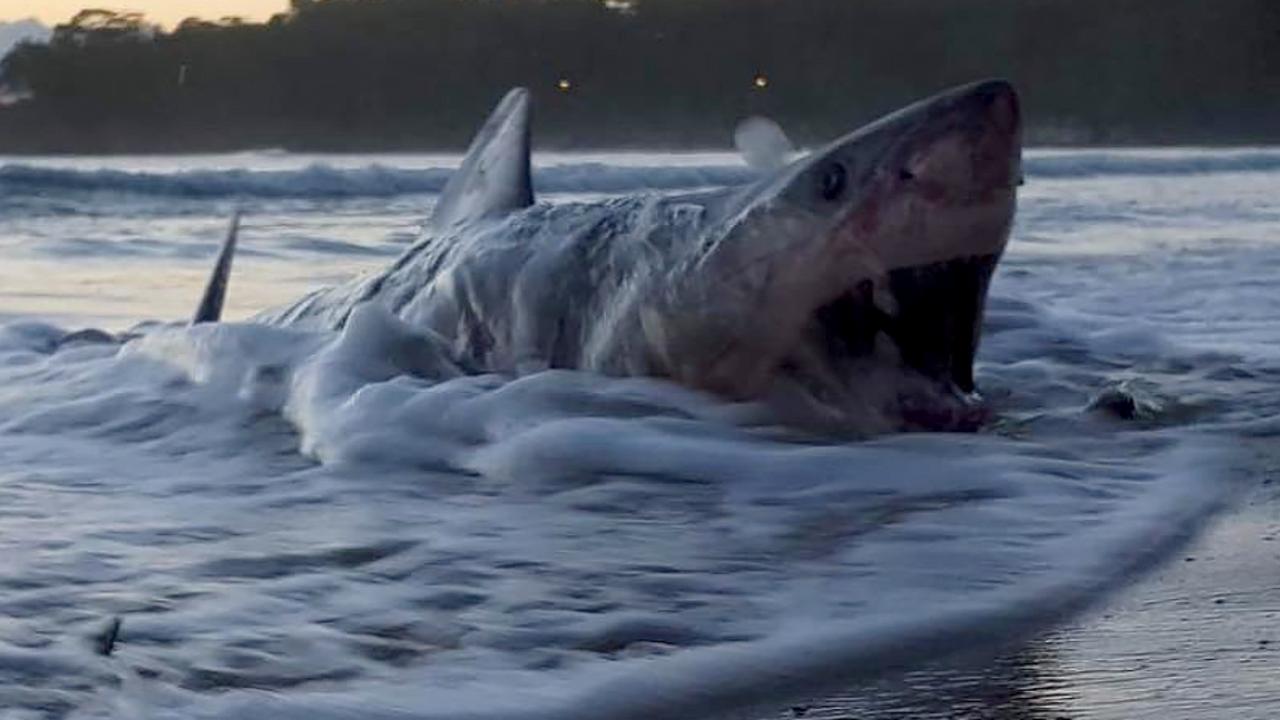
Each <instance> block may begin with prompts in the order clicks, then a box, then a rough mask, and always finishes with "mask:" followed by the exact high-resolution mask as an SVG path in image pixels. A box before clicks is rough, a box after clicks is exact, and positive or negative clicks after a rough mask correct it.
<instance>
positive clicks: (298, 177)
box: [0, 149, 1280, 199]
mask: <svg viewBox="0 0 1280 720" xmlns="http://www.w3.org/2000/svg"><path fill="white" fill-rule="evenodd" d="M273 157H275V156H273ZM708 158H709V159H714V161H713V162H708V163H705V164H698V165H676V166H670V165H668V166H656V165H631V164H626V163H619V164H615V163H612V162H608V161H601V162H566V163H563V164H555V165H548V166H544V167H539V168H537V169H536V170H535V173H534V184H535V186H536V187H537V189H538V190H539V191H540V192H543V193H575V194H590V193H620V192H634V191H641V190H658V191H661V190H684V189H693V188H702V187H713V186H725V185H740V184H744V183H747V182H750V181H751V180H752V179H753V178H755V177H756V174H755V172H754V171H753V170H751V169H749V168H747V167H744V166H742V165H741V163H740V162H739V161H738V160H737V158H735V157H733V156H730V155H723V156H708ZM1276 170H1280V150H1270V149H1256V150H1240V151H1231V152H1209V151H1201V150H1176V151H1169V150H1131V151H1103V150H1099V151H1084V152H1064V151H1054V150H1048V151H1040V152H1032V153H1030V154H1029V156H1028V157H1027V160H1026V173H1027V175H1028V176H1029V177H1031V178H1043V179H1075V178H1081V179H1084V178H1095V177H1101V176H1141V175H1153V176H1166V175H1194V174H1211V173H1241V172H1244V173H1253V172H1273V171H1276ZM452 172H453V167H452V166H451V165H448V164H446V163H441V164H440V165H439V166H435V167H422V168H408V167H399V166H395V165H391V164H379V163H375V164H370V165H365V166H361V167H341V166H339V165H335V164H330V163H324V162H318V163H315V164H311V165H309V166H306V167H302V168H292V169H253V168H236V169H226V168H221V169H197V170H176V171H169V172H155V171H139V170H121V169H110V168H94V169H79V168H66V167H50V166H45V165H42V164H40V163H39V162H30V163H27V162H20V163H11V164H7V165H3V166H0V189H3V191H4V193H6V194H9V195H30V194H49V193H62V192H118V193H132V194H139V195H155V196H164V197H181V198H197V199H198V198H229V197H260V198H354V197H371V198H377V197H395V196H399V195H413V194H431V193H437V192H439V191H440V190H441V189H442V188H443V187H444V184H445V182H447V181H448V179H449V175H450V173H452Z"/></svg>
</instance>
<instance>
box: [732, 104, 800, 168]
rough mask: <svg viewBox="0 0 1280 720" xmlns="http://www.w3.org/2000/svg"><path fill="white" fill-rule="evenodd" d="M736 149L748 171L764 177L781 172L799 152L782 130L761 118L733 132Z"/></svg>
mask: <svg viewBox="0 0 1280 720" xmlns="http://www.w3.org/2000/svg"><path fill="white" fill-rule="evenodd" d="M733 146H734V148H736V149H737V150H738V154H739V155H741V156H742V161H743V162H745V163H746V164H747V166H748V167H750V168H751V169H752V170H757V171H759V172H761V173H771V172H776V171H778V170H781V169H782V168H783V167H785V166H786V165H787V163H789V162H791V157H792V156H793V155H794V154H795V152H796V147H795V145H792V144H791V140H790V139H789V138H788V137H787V134H786V133H785V132H783V130H782V127H781V126H780V125H778V123H776V122H774V121H772V120H770V119H769V118H767V117H761V116H760V115H753V116H751V117H749V118H747V119H746V120H743V121H742V122H740V123H738V127H737V128H736V129H735V130H734V131H733Z"/></svg>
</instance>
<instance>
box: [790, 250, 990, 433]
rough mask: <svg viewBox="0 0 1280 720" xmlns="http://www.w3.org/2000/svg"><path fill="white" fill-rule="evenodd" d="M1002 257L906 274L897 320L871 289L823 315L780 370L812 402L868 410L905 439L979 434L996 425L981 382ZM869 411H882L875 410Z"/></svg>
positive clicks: (863, 286) (854, 292) (898, 286)
mask: <svg viewBox="0 0 1280 720" xmlns="http://www.w3.org/2000/svg"><path fill="white" fill-rule="evenodd" d="M999 259H1000V256H999V255H998V254H991V255H982V256H976V257H966V258H956V259H952V260H947V261H943V262H937V263H932V264H928V265H920V266H915V267H906V268H900V269H897V270H894V271H891V272H890V273H889V275H888V283H887V284H888V290H889V292H890V293H891V295H892V297H893V300H894V303H895V304H896V308H895V312H894V313H892V314H890V313H887V312H885V311H884V310H882V309H881V307H880V304H878V303H876V302H875V299H874V297H873V289H872V284H871V282H870V281H869V280H864V281H862V282H860V283H858V284H857V285H855V286H854V287H852V288H850V289H849V290H848V291H847V292H845V293H844V294H842V295H840V296H839V297H838V298H836V299H835V300H833V301H831V302H829V303H827V304H825V305H823V306H821V307H819V308H818V309H816V310H815V311H814V312H813V314H812V316H811V318H810V321H809V323H808V326H807V327H806V332H805V334H804V338H803V339H802V341H801V345H802V349H801V350H800V351H799V352H798V353H797V354H796V355H795V356H793V357H789V358H788V359H787V360H786V361H784V363H783V367H782V370H783V372H784V373H785V374H787V375H789V376H790V377H791V378H792V379H794V380H796V381H798V382H799V383H800V384H801V385H802V386H803V387H805V388H806V389H807V390H808V392H809V393H810V395H811V396H812V397H813V399H814V400H817V401H818V402H820V403H822V404H823V405H825V406H827V407H830V408H833V409H836V410H837V411H839V410H841V409H848V410H857V411H859V413H860V414H861V413H862V412H865V411H866V410H868V409H871V410H874V411H875V416H876V417H878V418H881V419H882V420H883V421H884V422H886V423H887V424H889V425H891V426H893V427H894V429H899V430H935V431H942V430H962V431H971V430H976V429H977V428H978V427H979V426H980V425H981V424H982V423H983V422H984V421H985V420H986V419H987V417H988V413H987V411H986V408H985V406H984V405H983V403H982V401H981V398H980V396H978V394H977V393H976V391H975V385H974V378H973V362H974V356H975V354H976V352H977V349H978V339H979V335H980V333H981V324H982V314H983V308H984V306H985V304H986V297H987V288H988V287H989V285H990V282H991V276H992V274H993V273H994V272H995V268H996V264H997V262H998V261H999ZM867 405H872V406H874V407H872V408H868V407H867Z"/></svg>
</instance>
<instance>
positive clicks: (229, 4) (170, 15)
mask: <svg viewBox="0 0 1280 720" xmlns="http://www.w3.org/2000/svg"><path fill="white" fill-rule="evenodd" d="M288 5H289V2H288V0H0V21H4V20H20V19H23V18H29V17H34V18H36V19H37V20H39V21H40V22H43V23H44V24H45V25H50V26H52V25H54V24H56V23H59V22H63V21H65V20H67V19H69V18H70V17H71V16H72V15H75V14H76V13H77V12H79V11H80V10H82V9H84V8H86V7H105V8H109V9H112V10H137V11H139V12H143V13H146V15H147V17H148V18H150V19H151V20H153V21H156V22H159V23H161V24H163V25H166V26H169V27H172V26H173V25H175V24H177V23H178V22H179V21H181V20H183V19H185V18H189V17H192V16H196V17H202V18H205V19H208V20H216V19H218V18H221V17H226V16H228V15H239V16H241V17H245V18H248V19H250V20H264V19H266V18H268V17H271V16H272V15H273V14H275V13H278V12H280V11H282V10H284V9H285V8H286V7H288Z"/></svg>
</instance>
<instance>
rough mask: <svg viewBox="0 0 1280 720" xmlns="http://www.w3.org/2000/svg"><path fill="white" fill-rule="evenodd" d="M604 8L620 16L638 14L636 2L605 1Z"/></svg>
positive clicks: (626, 0) (621, 0) (630, 0)
mask: <svg viewBox="0 0 1280 720" xmlns="http://www.w3.org/2000/svg"><path fill="white" fill-rule="evenodd" d="M604 6H605V8H607V9H609V10H612V11H614V12H616V13H618V14H620V15H635V14H636V4H635V0H604Z"/></svg>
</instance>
